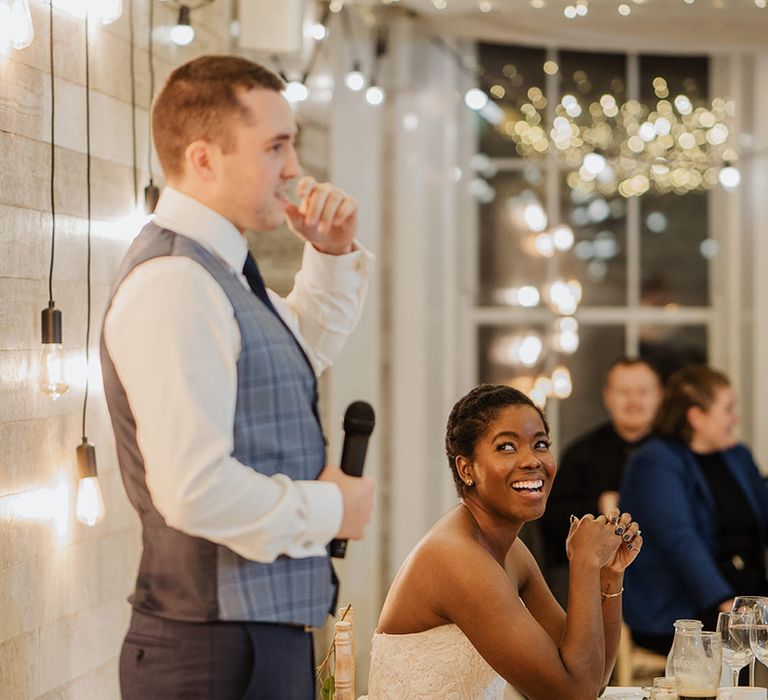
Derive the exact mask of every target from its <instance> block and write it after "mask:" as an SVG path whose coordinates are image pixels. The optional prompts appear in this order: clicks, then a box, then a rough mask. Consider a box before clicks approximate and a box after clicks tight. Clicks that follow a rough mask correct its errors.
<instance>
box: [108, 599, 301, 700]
mask: <svg viewBox="0 0 768 700" xmlns="http://www.w3.org/2000/svg"><path fill="white" fill-rule="evenodd" d="M314 675H315V674H314V649H313V644H312V634H311V633H309V632H305V631H304V630H303V629H301V628H299V627H292V626H288V625H273V624H266V623H257V622H212V623H195V622H178V621H176V620H165V619H163V618H160V617H154V616H152V615H146V614H144V613H140V612H138V611H136V610H134V611H133V616H132V618H131V625H130V628H129V629H128V634H127V635H126V638H125V641H124V642H123V649H122V652H121V654H120V690H121V695H122V697H123V699H124V700H175V699H177V698H178V699H179V700H182V699H183V700H261V699H264V700H267V699H269V700H312V699H313V698H314V697H315V678H314Z"/></svg>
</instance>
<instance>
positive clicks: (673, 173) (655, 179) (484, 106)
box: [464, 61, 740, 197]
mask: <svg viewBox="0 0 768 700" xmlns="http://www.w3.org/2000/svg"><path fill="white" fill-rule="evenodd" d="M547 63H548V64H551V65H549V66H546V65H545V72H547V73H549V74H554V73H555V72H557V70H558V67H557V64H556V63H555V62H553V61H548V62H547ZM547 68H548V70H547ZM553 71H554V72H553ZM653 87H654V91H655V93H656V97H657V101H656V102H655V104H653V105H651V106H649V105H645V104H642V103H640V102H639V101H637V100H629V101H627V102H626V103H623V104H619V103H618V102H617V100H616V98H615V97H614V96H613V95H611V94H608V93H606V94H604V95H602V96H601V97H600V99H599V100H596V101H593V102H592V103H590V104H589V105H585V104H582V102H581V101H580V100H579V98H578V97H577V96H576V95H574V94H566V95H564V96H563V97H562V99H561V101H560V103H559V104H557V105H556V106H555V117H554V120H553V122H552V126H551V128H549V129H547V128H545V127H544V126H543V125H544V123H545V113H546V110H547V108H548V104H547V99H546V97H545V96H544V91H543V90H542V89H541V88H539V87H531V88H529V89H528V91H527V95H526V97H527V98H528V100H527V101H526V102H523V104H522V105H520V107H519V108H517V107H512V106H511V105H508V104H502V105H499V104H498V103H496V102H495V101H494V100H491V99H490V97H489V96H488V93H486V92H485V91H484V90H481V89H480V88H477V87H473V88H470V89H469V90H467V92H466V94H465V96H464V102H465V104H466V105H467V107H469V108H470V109H473V110H475V111H477V112H478V113H480V114H481V115H482V116H484V117H485V118H486V119H487V120H488V121H489V122H490V123H492V124H493V125H494V126H495V127H496V129H497V131H498V132H499V133H500V134H501V135H502V136H503V137H505V138H508V139H510V140H512V141H513V142H514V143H515V144H516V150H517V152H518V153H519V154H520V155H521V156H523V157H524V158H528V159H531V160H536V159H541V158H543V157H545V156H546V155H547V154H554V155H556V156H557V157H558V158H560V159H561V160H562V161H564V163H565V164H566V165H567V166H569V167H570V168H572V172H571V173H570V174H569V175H568V185H569V186H570V187H571V188H573V189H576V188H578V189H581V190H583V191H586V192H599V193H601V194H605V195H610V194H615V193H618V194H620V195H621V196H622V197H633V196H639V195H642V194H645V192H647V191H649V190H650V189H651V188H653V189H654V190H656V191H658V192H661V193H666V192H674V193H676V194H684V193H686V192H690V191H694V190H705V189H710V188H712V187H714V186H716V185H717V184H718V182H720V183H721V184H723V186H725V187H726V188H733V187H735V186H737V185H738V181H739V180H740V177H739V175H738V171H737V170H736V167H735V165H734V163H735V162H736V161H737V160H738V154H737V152H736V150H735V149H734V148H733V147H732V146H731V145H730V141H731V129H730V122H731V121H732V119H733V117H734V116H735V105H734V103H733V101H730V100H729V101H726V100H723V99H721V98H715V99H714V100H712V102H711V104H704V103H703V102H702V101H699V102H697V104H695V105H694V104H693V102H692V101H691V99H690V98H689V97H688V96H687V95H682V94H679V95H677V96H675V97H674V99H668V98H670V93H669V88H668V86H667V82H666V80H665V79H664V78H661V77H657V78H655V79H654V81H653ZM490 93H491V95H492V96H494V97H496V98H497V99H503V97H504V96H505V94H506V90H505V88H504V87H503V86H502V85H501V84H494V85H492V87H491V88H490ZM491 106H493V109H494V110H498V111H500V112H501V113H502V117H501V118H498V117H494V118H490V119H489V118H488V117H487V116H486V115H487V114H488V112H489V107H491ZM721 173H722V174H721Z"/></svg>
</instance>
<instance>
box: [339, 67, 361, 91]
mask: <svg viewBox="0 0 768 700" xmlns="http://www.w3.org/2000/svg"><path fill="white" fill-rule="evenodd" d="M344 82H345V83H346V85H347V87H348V88H349V89H350V90H352V91H353V92H359V91H360V90H362V89H363V88H364V87H365V76H364V75H363V74H362V73H361V72H360V71H359V70H353V71H350V72H349V73H347V75H346V77H345V78H344Z"/></svg>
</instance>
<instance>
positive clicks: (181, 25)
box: [171, 5, 195, 46]
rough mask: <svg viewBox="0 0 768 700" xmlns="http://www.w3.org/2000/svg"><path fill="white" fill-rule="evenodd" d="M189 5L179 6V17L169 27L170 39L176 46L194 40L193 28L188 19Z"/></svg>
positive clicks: (186, 44) (187, 43) (185, 44)
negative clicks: (173, 25)
mask: <svg viewBox="0 0 768 700" xmlns="http://www.w3.org/2000/svg"><path fill="white" fill-rule="evenodd" d="M189 14H190V8H189V5H181V7H179V19H178V21H177V22H176V26H175V27H173V29H171V41H173V43H174V44H176V46H188V45H189V44H191V43H192V42H193V41H194V40H195V28H194V27H193V26H192V24H191V23H190V21H189Z"/></svg>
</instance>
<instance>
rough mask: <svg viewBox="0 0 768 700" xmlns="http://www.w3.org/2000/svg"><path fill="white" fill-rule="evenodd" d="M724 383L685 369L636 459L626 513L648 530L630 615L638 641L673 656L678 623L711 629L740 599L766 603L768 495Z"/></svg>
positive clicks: (705, 370) (627, 605)
mask: <svg viewBox="0 0 768 700" xmlns="http://www.w3.org/2000/svg"><path fill="white" fill-rule="evenodd" d="M737 421H738V416H737V414H736V408H735V399H734V394H733V389H732V388H731V386H730V383H729V381H728V378H727V377H726V376H725V375H723V374H721V373H720V372H717V371H716V370H714V369H711V368H710V367H705V366H695V367H687V368H684V369H681V370H679V371H677V372H675V373H674V374H673V375H672V376H671V377H670V379H669V382H668V385H667V389H666V392H665V397H664V400H663V402H662V405H661V408H660V410H659V414H658V417H657V419H656V432H657V434H658V436H659V437H656V438H652V439H651V440H649V441H647V442H646V443H645V444H643V446H642V447H640V448H639V449H638V450H637V451H636V452H635V453H634V454H633V455H632V457H631V458H630V461H629V463H628V465H627V468H626V471H625V472H624V481H623V484H622V487H621V506H622V508H627V509H628V510H630V511H631V512H632V514H633V515H634V516H635V517H636V518H638V519H639V520H640V521H641V522H642V523H643V526H644V529H645V536H646V537H645V548H644V551H643V556H642V557H641V558H640V560H639V561H638V562H637V564H636V565H635V566H633V567H632V570H631V571H630V572H629V573H628V574H627V583H626V587H627V591H626V593H625V595H624V614H625V615H626V619H627V624H628V625H629V627H630V629H631V630H632V636H633V638H634V639H635V642H636V643H637V644H639V645H640V646H643V647H646V648H648V649H651V650H654V651H657V652H660V653H667V651H669V649H670V647H671V645H672V639H673V634H674V629H673V624H674V622H675V620H676V619H678V618H695V619H699V620H702V621H703V622H704V626H705V628H706V629H715V622H716V619H717V612H718V609H720V610H730V609H731V604H732V599H733V596H734V595H765V594H766V593H767V592H768V586H767V585H766V577H765V563H764V552H765V546H766V543H767V542H768V494H767V493H766V488H765V484H764V483H763V480H762V478H761V477H760V474H759V472H758V469H757V467H756V466H755V463H754V461H753V460H752V455H751V454H750V452H749V450H748V449H747V448H746V447H745V446H744V445H737V444H736V440H735V438H734V428H735V426H736V423H737Z"/></svg>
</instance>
